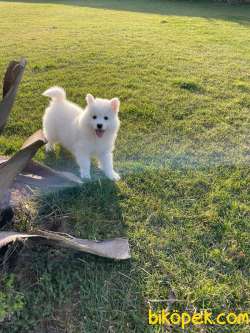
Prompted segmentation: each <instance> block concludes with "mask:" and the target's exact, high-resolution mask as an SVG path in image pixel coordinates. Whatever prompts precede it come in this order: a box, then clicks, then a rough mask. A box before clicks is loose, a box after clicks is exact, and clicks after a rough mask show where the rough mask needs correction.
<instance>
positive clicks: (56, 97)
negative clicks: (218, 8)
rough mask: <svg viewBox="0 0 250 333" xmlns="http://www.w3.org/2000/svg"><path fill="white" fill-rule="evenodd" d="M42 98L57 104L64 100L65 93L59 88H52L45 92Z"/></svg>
mask: <svg viewBox="0 0 250 333" xmlns="http://www.w3.org/2000/svg"><path fill="white" fill-rule="evenodd" d="M43 96H46V97H50V98H52V100H53V101H56V102H59V101H63V100H65V99H66V92H65V90H64V89H63V88H61V87H52V88H49V89H48V90H46V91H45V92H44V93H43Z"/></svg>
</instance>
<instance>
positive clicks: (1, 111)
mask: <svg viewBox="0 0 250 333" xmlns="http://www.w3.org/2000/svg"><path fill="white" fill-rule="evenodd" d="M25 66H26V60H25V59H21V60H20V61H19V62H17V61H11V62H10V64H9V66H8V68H7V71H6V73H5V76H4V80H3V99H2V101H1V102H0V133H1V132H2V131H3V129H4V126H5V124H6V122H7V120H8V117H9V114H10V111H11V109H12V106H13V104H14V101H15V97H16V94H17V90H18V86H19V84H20V82H21V79H22V76H23V73H24V69H25Z"/></svg>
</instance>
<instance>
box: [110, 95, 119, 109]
mask: <svg viewBox="0 0 250 333" xmlns="http://www.w3.org/2000/svg"><path fill="white" fill-rule="evenodd" d="M110 103H111V108H112V111H114V112H119V108H120V101H119V98H117V97H115V98H112V99H111V100H110Z"/></svg>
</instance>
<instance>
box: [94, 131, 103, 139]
mask: <svg viewBox="0 0 250 333" xmlns="http://www.w3.org/2000/svg"><path fill="white" fill-rule="evenodd" d="M104 132H105V131H104V130H102V129H97V130H95V133H96V135H97V136H98V138H101V137H102V136H103V134H104Z"/></svg>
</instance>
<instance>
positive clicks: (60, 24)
mask: <svg viewBox="0 0 250 333" xmlns="http://www.w3.org/2000/svg"><path fill="white" fill-rule="evenodd" d="M0 36H1V42H0V73H3V72H4V70H5V67H6V65H7V63H8V62H9V61H10V60H11V59H13V58H16V59H19V58H20V57H21V56H25V57H26V58H27V59H28V67H27V69H26V72H25V76H24V79H23V82H22V84H21V87H20V91H19V95H18V98H17V101H16V104H15V107H14V109H13V113H12V115H11V118H10V120H9V122H8V126H7V127H6V130H5V132H4V135H3V136H1V137H0V154H4V155H11V154H13V153H14V152H16V151H17V150H18V149H19V147H20V146H21V144H22V142H23V141H24V139H25V138H26V137H27V136H28V135H30V134H32V133H33V132H34V131H35V130H37V129H38V128H40V127H41V117H42V114H43V111H44V108H45V106H46V105H47V102H48V101H47V100H46V99H45V98H44V97H42V96H41V93H42V92H43V91H44V90H45V89H47V88H48V87H49V86H51V85H55V84H56V85H61V86H63V87H64V88H66V91H67V94H68V97H69V98H70V99H71V100H73V101H75V102H76V103H79V104H81V105H85V95H86V94H87V93H89V92H90V93H92V94H93V95H95V96H100V97H107V98H111V97H114V96H118V97H119V98H120V99H121V112H120V117H121V120H122V126H121V131H120V133H119V137H118V142H117V148H116V151H115V166H116V169H118V170H119V171H120V173H121V174H122V180H121V181H120V182H118V183H116V184H114V183H112V182H110V181H108V180H106V179H105V178H104V177H102V176H101V175H100V174H99V172H98V171H97V169H96V168H95V167H94V168H93V179H94V180H93V181H92V182H89V183H87V184H85V185H84V186H82V187H81V188H78V189H70V190H69V189H68V190H65V191H62V193H58V194H55V195H50V196H49V197H48V196H47V197H44V196H40V197H38V198H36V199H34V200H33V202H31V203H30V208H28V209H27V211H24V212H22V213H20V215H18V216H17V218H16V221H15V223H14V225H13V227H12V229H13V228H14V229H16V230H19V231H28V230H32V229H34V228H36V227H37V226H39V227H41V226H42V227H46V228H49V229H51V230H59V231H65V232H70V233H72V234H73V235H76V236H78V237H82V238H90V239H105V238H110V237H116V236H124V237H128V238H129V240H130V243H131V248H132V259H131V260H129V261H127V262H113V261H111V260H110V261H109V260H105V259H100V258H96V257H94V256H91V255H82V254H81V255H79V254H76V253H72V252H69V251H66V250H59V249H54V248H49V247H39V248H38V247H37V248H32V249H31V250H29V249H27V248H25V249H24V250H22V252H21V254H20V256H19V257H18V260H17V262H16V263H15V265H13V267H12V268H11V269H10V270H8V271H4V270H2V273H1V276H0V285H1V290H0V319H1V321H0V332H4V333H7V332H11V333H15V332H19V333H24V332H34V333H40V332H48V333H54V332H60V333H63V332H68V333H79V332H86V333H94V332H100V333H104V332H109V333H118V332H121V333H125V332H167V330H164V329H163V328H161V327H160V326H157V327H150V326H148V325H147V311H148V308H149V306H151V307H152V309H157V308H158V309H161V308H166V306H167V305H169V304H168V303H169V302H166V299H168V298H169V295H171V294H174V295H175V299H176V300H175V301H174V302H173V304H172V309H177V310H179V311H182V310H185V309H187V310H188V311H189V312H190V313H192V312H193V311H194V309H199V310H200V309H202V308H206V309H209V308H210V309H212V310H213V312H214V313H219V312H223V311H226V312H230V311H235V312H240V311H247V310H248V311H249V310H250V306H249V300H250V281H249V273H250V271H249V268H250V265H249V252H250V251H249V250H250V242H249V231H250V228H249V220H250V204H249V202H250V186H249V181H250V165H249V162H250V39H249V36H250V7H249V6H248V7H247V6H227V5H224V4H216V3H205V2H204V3H200V2H198V1H197V2H175V1H167V0H166V1H158V0H156V1H147V0H144V1H143V0H138V1H132V0H124V1H118V0H110V1H108V0H107V1H104V0H99V1H98V0H92V1H90V0H89V1H87V0H86V1H85V0H82V1H66V0H65V1H42V0H41V1H27V2H25V3H21V2H14V1H12V2H5V1H0ZM1 75H2V74H1ZM36 158H37V159H39V160H40V161H43V162H44V163H46V164H49V165H52V166H54V167H55V168H59V169H64V170H65V169H67V170H71V171H72V170H73V171H74V172H78V170H77V168H76V164H75V162H74V161H73V160H72V158H71V157H70V156H69V154H68V153H67V152H65V151H63V150H62V149H60V147H57V151H56V156H53V155H52V156H49V157H46V155H45V153H44V150H41V151H39V153H38V154H37V155H36ZM155 299H162V300H165V301H163V302H162V303H155V302H152V300H155ZM170 303H171V302H170ZM3 318H5V319H4V320H3ZM171 332H174V333H175V332H184V331H182V330H181V329H177V328H174V329H173V330H172V331H171ZM185 332H203V333H207V332H216V333H217V332H219V333H220V332H228V333H242V332H249V326H240V327H233V326H230V325H225V326H223V327H211V326H206V327H203V330H202V329H201V327H200V326H197V327H193V328H192V329H187V330H186V331H185Z"/></svg>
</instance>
